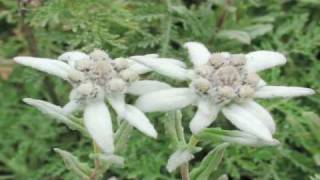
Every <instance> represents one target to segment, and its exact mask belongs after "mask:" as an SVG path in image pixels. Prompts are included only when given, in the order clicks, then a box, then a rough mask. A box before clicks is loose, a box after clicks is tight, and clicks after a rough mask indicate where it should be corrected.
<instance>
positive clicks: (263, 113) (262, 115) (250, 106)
mask: <svg viewBox="0 0 320 180" xmlns="http://www.w3.org/2000/svg"><path fill="white" fill-rule="evenodd" d="M241 106H242V107H243V108H244V109H246V110H247V111H249V112H250V113H251V114H253V115H254V116H255V117H256V118H257V119H259V120H260V121H261V122H262V123H263V124H264V125H266V126H267V127H268V128H269V130H270V132H271V133H272V134H273V133H274V132H275V131H276V124H275V122H274V120H273V118H272V116H271V114H270V113H269V112H268V111H267V110H266V109H265V108H264V107H262V106H261V105H260V104H258V103H256V102H254V101H249V102H246V103H243V104H241Z"/></svg>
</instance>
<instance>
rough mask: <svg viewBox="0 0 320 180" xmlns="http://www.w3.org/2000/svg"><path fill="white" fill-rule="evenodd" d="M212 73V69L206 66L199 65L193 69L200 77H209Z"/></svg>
mask: <svg viewBox="0 0 320 180" xmlns="http://www.w3.org/2000/svg"><path fill="white" fill-rule="evenodd" d="M212 71H213V68H212V67H211V66H208V65H206V64H203V65H199V66H197V67H196V68H195V72H196V73H197V74H198V75H200V76H202V77H207V76H209V75H210V74H211V73H212Z"/></svg>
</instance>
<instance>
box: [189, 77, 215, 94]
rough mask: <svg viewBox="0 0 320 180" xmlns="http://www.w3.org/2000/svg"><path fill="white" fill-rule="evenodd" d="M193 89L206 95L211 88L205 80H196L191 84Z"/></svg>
mask: <svg viewBox="0 0 320 180" xmlns="http://www.w3.org/2000/svg"><path fill="white" fill-rule="evenodd" d="M192 84H193V86H194V88H195V89H196V90H197V91H198V92H200V93H207V92H208V91H209V89H210V87H211V84H210V82H209V81H208V80H207V79H205V78H198V79H195V80H194V81H193V82H192Z"/></svg>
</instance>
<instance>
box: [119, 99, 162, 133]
mask: <svg viewBox="0 0 320 180" xmlns="http://www.w3.org/2000/svg"><path fill="white" fill-rule="evenodd" d="M124 119H125V120H127V121H128V122H129V124H131V125H132V126H134V127H135V128H137V129H138V130H139V131H141V132H142V133H144V134H146V135H148V136H150V137H153V138H157V135H158V134H157V131H156V130H155V129H154V127H153V125H152V124H151V123H150V121H149V119H148V118H147V117H146V116H145V115H144V114H143V113H142V112H141V111H140V110H139V109H138V108H136V107H134V106H132V105H126V114H125V116H124Z"/></svg>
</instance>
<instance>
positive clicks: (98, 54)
mask: <svg viewBox="0 0 320 180" xmlns="http://www.w3.org/2000/svg"><path fill="white" fill-rule="evenodd" d="M89 56H90V58H91V59H92V60H94V61H105V60H110V57H109V55H108V54H107V53H106V52H104V51H103V50H100V49H95V50H93V51H92V52H91V53H90V54H89Z"/></svg>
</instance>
